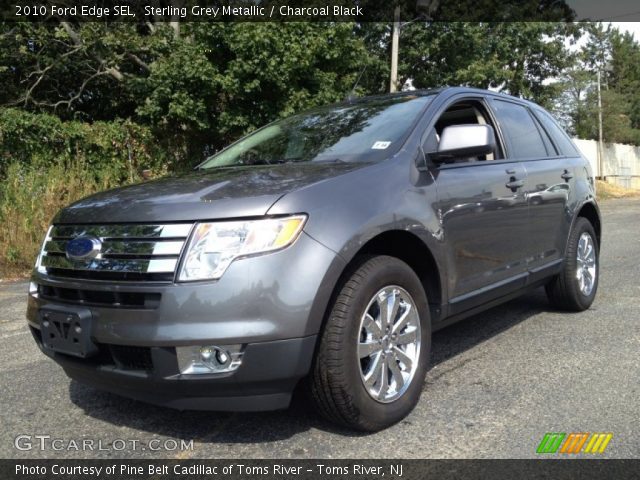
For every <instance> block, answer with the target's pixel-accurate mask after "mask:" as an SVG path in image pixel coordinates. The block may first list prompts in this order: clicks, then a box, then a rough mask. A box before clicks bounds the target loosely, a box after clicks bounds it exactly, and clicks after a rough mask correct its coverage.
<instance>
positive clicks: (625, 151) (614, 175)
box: [573, 138, 640, 190]
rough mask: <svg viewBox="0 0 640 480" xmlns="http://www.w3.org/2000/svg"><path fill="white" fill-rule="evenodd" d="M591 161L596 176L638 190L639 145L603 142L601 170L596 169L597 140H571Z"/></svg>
mask: <svg viewBox="0 0 640 480" xmlns="http://www.w3.org/2000/svg"><path fill="white" fill-rule="evenodd" d="M573 141H574V142H575V144H576V146H577V147H578V148H579V149H580V151H581V152H582V153H583V154H584V156H585V157H587V159H588V160H589V163H591V168H592V169H593V172H594V173H595V175H596V176H597V177H604V178H605V180H606V181H607V182H609V183H614V184H616V185H620V186H621V187H626V188H635V189H639V190H640V147H636V146H634V145H623V144H621V143H605V144H604V145H603V146H602V172H600V171H599V169H598V142H597V141H595V140H580V139H577V138H575V139H574V140H573Z"/></svg>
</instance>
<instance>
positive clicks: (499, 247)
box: [425, 99, 528, 314]
mask: <svg viewBox="0 0 640 480" xmlns="http://www.w3.org/2000/svg"><path fill="white" fill-rule="evenodd" d="M455 124H459V125H464V124H490V125H492V126H493V127H494V130H495V131H497V129H496V128H495V127H496V126H495V125H494V120H493V118H492V116H491V114H490V113H489V110H488V109H487V108H486V106H485V104H484V103H483V102H482V101H481V100H473V99H467V100H463V101H458V102H455V103H454V104H452V105H451V106H449V107H448V108H447V109H446V111H445V112H444V113H443V114H442V115H441V116H440V118H439V119H438V121H437V123H436V125H435V127H434V129H433V131H432V132H430V133H429V134H428V136H427V142H426V144H425V149H426V151H427V152H428V151H433V150H435V148H436V147H437V142H438V141H439V135H440V134H441V132H442V130H443V129H444V128H445V127H447V126H449V125H455ZM504 151H505V149H504V148H503V146H502V144H501V142H500V140H499V139H498V148H497V150H496V151H495V152H494V153H493V154H492V155H488V156H486V157H481V158H461V159H456V160H455V161H454V162H453V163H447V164H440V165H436V166H434V167H433V170H432V173H433V176H434V179H435V184H436V189H437V193H438V201H437V212H438V215H439V218H440V223H441V229H442V235H443V239H442V240H443V245H445V246H446V247H445V248H446V256H447V263H448V265H447V267H448V270H447V271H448V272H449V276H448V280H449V285H448V291H449V298H450V305H451V311H450V313H451V314H455V313H459V312H462V311H464V310H467V309H469V308H473V307H474V306H476V305H478V304H481V303H484V302H485V301H487V300H489V299H491V298H492V297H493V298H495V297H499V296H501V295H503V294H505V293H508V292H509V291H512V290H514V289H516V288H518V287H520V286H523V285H524V283H525V281H526V276H527V254H528V251H527V249H526V248H523V247H524V245H526V243H527V231H528V226H527V215H528V206H527V200H526V197H525V195H524V191H523V188H522V187H523V186H524V184H525V181H526V171H525V168H524V166H523V164H522V163H520V162H516V161H513V162H512V161H507V160H505V159H504V153H503V152H504Z"/></svg>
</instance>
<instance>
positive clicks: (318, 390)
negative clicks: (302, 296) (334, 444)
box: [310, 256, 431, 432]
mask: <svg viewBox="0 0 640 480" xmlns="http://www.w3.org/2000/svg"><path fill="white" fill-rule="evenodd" d="M390 285H393V286H398V287H401V288H402V289H404V290H405V291H406V292H408V293H409V294H410V296H411V299H412V300H413V302H414V304H415V306H416V311H417V312H418V314H419V320H418V321H419V324H420V332H421V335H420V341H421V344H420V350H419V353H418V354H417V355H418V362H417V368H416V370H415V373H414V375H413V378H412V379H411V381H409V382H408V387H406V391H404V393H402V394H401V396H400V397H399V398H397V399H395V400H393V401H391V402H390V403H380V402H378V401H376V400H375V399H374V398H373V397H372V396H370V395H369V393H368V391H367V389H366V388H365V386H364V383H363V381H362V378H361V371H360V359H359V356H358V352H357V350H358V346H357V345H358V341H359V340H358V339H359V338H360V320H361V317H362V315H364V313H365V309H366V308H367V305H368V304H369V301H370V300H372V298H373V297H374V296H375V295H376V292H378V291H380V290H381V289H382V288H385V287H387V286H390ZM430 353H431V321H430V317H429V308H428V303H427V297H426V294H425V292H424V289H423V287H422V284H421V282H420V279H419V278H418V276H417V275H416V274H415V272H414V271H413V270H412V269H411V268H410V267H409V266H408V265H407V264H406V263H404V262H402V261H400V260H399V259H397V258H394V257H389V256H377V257H369V258H365V259H363V261H362V263H361V264H360V265H359V267H357V268H356V269H355V271H353V273H352V274H351V275H350V276H349V278H347V279H346V281H345V282H344V284H343V286H342V288H341V290H340V292H339V294H338V295H337V297H335V301H334V303H333V306H332V309H331V312H330V314H329V317H328V319H327V323H326V325H325V327H324V330H323V332H322V335H321V339H320V344H319V347H318V351H317V354H316V358H315V362H314V366H313V369H312V373H311V378H310V387H311V388H310V390H311V395H312V398H313V400H314V402H315V404H316V406H317V409H318V410H319V411H320V413H322V415H323V416H324V417H326V418H327V419H328V420H330V421H332V422H334V423H337V424H339V425H342V426H346V427H348V428H351V429H356V430H361V431H370V432H371V431H377V430H381V429H384V428H386V427H389V426H390V425H393V424H394V423H396V422H398V421H400V420H402V419H403V418H404V417H405V416H407V415H408V414H409V413H410V412H411V411H412V410H413V408H414V407H415V405H416V403H417V402H418V400H419V398H420V393H421V392H422V388H423V385H424V378H425V373H426V370H427V364H428V359H429V356H430Z"/></svg>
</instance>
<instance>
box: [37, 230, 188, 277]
mask: <svg viewBox="0 0 640 480" xmlns="http://www.w3.org/2000/svg"><path fill="white" fill-rule="evenodd" d="M191 227H192V224H184V223H181V224H166V225H160V224H150V225H146V224H121V225H87V224H83V225H54V226H52V227H51V229H50V230H49V234H48V235H47V239H46V241H45V242H44V246H43V249H42V252H41V255H40V257H39V258H40V260H39V264H38V271H39V272H41V273H46V274H48V275H51V276H54V277H73V278H88V279H95V280H103V279H104V280H113V281H140V280H145V279H148V280H150V281H171V280H172V279H173V275H174V274H175V271H176V268H177V266H178V261H179V258H180V253H181V252H182V249H183V247H184V245H185V242H186V241H187V237H188V236H189V233H190V231H191ZM80 236H93V237H96V238H98V239H100V240H101V242H102V245H101V247H100V252H99V254H98V255H97V257H96V258H93V259H86V260H72V259H70V258H67V256H66V246H67V243H68V242H69V241H70V240H72V239H74V238H77V237H80Z"/></svg>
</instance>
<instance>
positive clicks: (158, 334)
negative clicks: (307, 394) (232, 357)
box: [27, 233, 344, 411]
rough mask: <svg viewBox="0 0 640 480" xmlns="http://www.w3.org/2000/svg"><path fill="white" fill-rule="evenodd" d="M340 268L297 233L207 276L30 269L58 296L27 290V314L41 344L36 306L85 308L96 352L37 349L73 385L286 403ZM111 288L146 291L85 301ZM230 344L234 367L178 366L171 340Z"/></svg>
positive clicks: (181, 400)
mask: <svg viewBox="0 0 640 480" xmlns="http://www.w3.org/2000/svg"><path fill="white" fill-rule="evenodd" d="M343 267H344V262H343V261H342V260H341V259H340V257H339V256H337V255H336V254H335V253H334V252H332V251H331V250H329V249H327V248H326V247H324V246H322V245H321V244H320V243H318V242H316V241H315V240H313V239H312V238H311V237H309V236H307V235H306V234H304V233H303V234H302V235H301V236H300V237H299V238H298V240H297V241H296V243H295V244H294V245H292V246H291V247H289V248H288V249H285V250H283V251H280V252H276V253H273V254H269V255H263V256H259V257H252V258H246V259H242V260H237V261H235V262H234V263H233V264H232V265H231V266H230V267H229V269H228V270H227V271H226V273H225V274H224V275H223V277H222V278H221V279H219V280H218V281H215V282H198V283H184V284H177V283H171V284H166V283H165V284H157V283H127V284H125V283H123V282H121V283H117V284H114V283H109V282H99V281H78V280H71V279H61V278H51V277H47V276H44V275H41V274H34V276H33V277H32V282H33V283H35V284H38V285H40V286H41V287H42V288H43V289H46V292H49V293H51V292H54V293H55V292H57V293H58V294H60V295H59V296H58V297H56V298H52V297H51V296H50V295H43V293H42V292H43V291H45V290H42V291H41V292H40V293H31V294H30V295H29V302H28V308H27V319H28V321H29V326H30V328H31V330H32V332H33V334H34V337H35V338H36V341H37V342H38V344H39V346H40V347H41V348H42V341H41V338H40V336H41V332H40V324H39V319H38V311H39V310H40V309H41V308H42V307H44V306H47V305H57V306H64V305H65V304H67V305H69V304H70V303H69V302H72V304H73V307H74V308H79V307H81V308H86V309H88V310H90V312H91V318H92V320H91V339H92V341H93V342H95V343H96V344H97V345H98V346H99V348H100V353H99V354H98V355H95V356H93V357H90V358H87V359H80V358H76V357H73V356H70V355H65V354H61V353H54V352H52V351H51V350H49V349H43V352H44V353H45V354H47V355H48V356H50V357H51V358H53V360H55V361H56V362H57V363H59V364H60V365H61V366H62V367H63V368H64V370H65V372H66V373H67V375H68V376H70V377H71V378H73V379H76V380H78V381H80V382H82V383H86V384H89V385H92V386H95V387H97V388H100V389H104V390H108V391H111V392H114V393H117V394H120V395H123V396H127V397H131V398H136V399H139V400H143V401H147V402H150V403H155V404H160V405H165V406H168V407H173V408H178V409H198V410H200V409H203V410H235V411H240V410H272V409H279V408H286V407H287V406H288V404H289V401H290V398H291V393H292V391H293V389H294V388H295V385H296V384H297V382H298V381H299V380H300V379H301V378H302V377H304V376H305V375H306V374H307V373H308V372H309V369H310V365H311V361H312V358H313V354H314V350H315V343H316V339H317V335H318V333H319V330H320V327H321V324H322V318H323V316H324V313H325V310H326V307H327V304H328V301H329V298H330V295H331V293H332V289H333V286H334V285H335V284H336V281H337V279H338V277H339V275H340V273H341V271H342V268H343ZM75 290H84V291H85V294H83V295H82V296H81V297H78V298H75V299H73V300H69V297H68V296H67V294H65V295H62V294H61V293H60V292H68V291H75ZM114 292H115V293H117V294H118V297H117V298H119V299H122V298H125V299H130V298H134V299H135V298H137V296H140V295H143V296H144V295H146V296H147V297H148V296H151V297H152V298H153V301H152V302H146V301H145V302H143V303H139V304H138V306H136V307H123V306H122V305H121V304H114V305H111V306H108V305H104V304H94V303H92V301H93V300H94V299H98V300H100V301H101V302H102V301H103V300H102V299H103V298H108V297H109V296H110V295H113V294H114ZM89 293H91V294H90V295H89ZM231 344H242V345H244V356H243V361H242V364H241V365H240V367H239V368H238V369H237V370H236V371H234V372H231V373H224V374H212V375H208V374H207V375H181V374H180V372H179V369H178V363H177V360H176V354H175V347H177V346H186V345H231ZM123 355H124V356H123ZM127 356H128V357H130V358H129V360H130V362H128V363H127V361H126V358H125V357H127ZM141 358H145V359H146V362H141V361H140V359H141ZM123 359H124V360H125V361H123Z"/></svg>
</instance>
